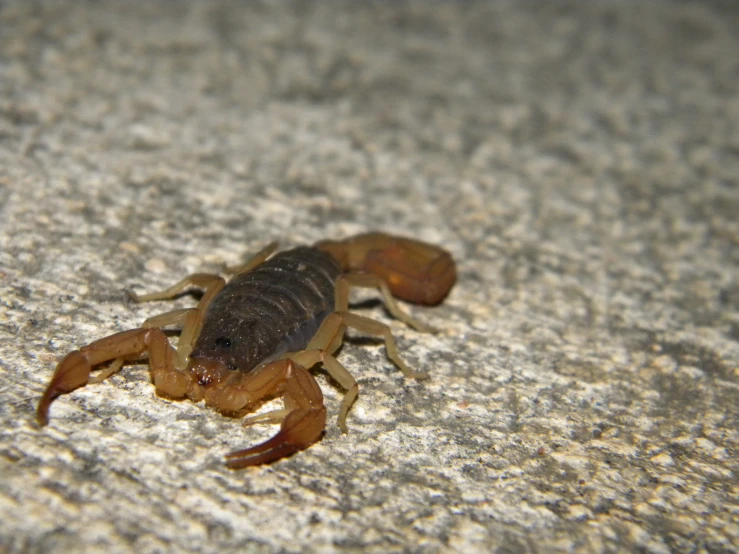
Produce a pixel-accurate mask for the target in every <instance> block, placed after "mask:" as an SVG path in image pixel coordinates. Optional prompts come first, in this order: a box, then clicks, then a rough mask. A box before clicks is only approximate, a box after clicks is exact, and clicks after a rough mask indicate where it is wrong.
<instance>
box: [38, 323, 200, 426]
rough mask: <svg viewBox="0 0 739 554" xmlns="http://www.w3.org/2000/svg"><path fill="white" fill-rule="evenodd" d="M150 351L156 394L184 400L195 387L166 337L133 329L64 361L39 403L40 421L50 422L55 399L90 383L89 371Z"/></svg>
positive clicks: (82, 350)
mask: <svg viewBox="0 0 739 554" xmlns="http://www.w3.org/2000/svg"><path fill="white" fill-rule="evenodd" d="M147 351H148V352H149V367H150V368H151V374H152V378H153V380H154V385H155V387H156V389H157V392H159V393H160V394H163V395H166V396H169V397H172V398H184V397H185V396H186V395H187V394H188V392H189V391H190V389H191V388H192V386H193V378H192V377H191V376H190V375H188V374H186V373H184V372H182V371H179V370H177V369H176V368H175V366H174V364H173V355H174V350H173V349H172V347H171V346H170V344H169V341H168V340H167V337H166V335H165V334H164V333H163V332H162V330H161V329H158V328H152V329H131V330H128V331H123V332H121V333H116V334H115V335H111V336H109V337H105V338H103V339H100V340H97V341H95V342H93V343H91V344H89V345H87V346H84V347H82V348H80V349H79V350H75V351H74V352H70V353H69V354H67V355H66V356H65V357H64V358H62V360H61V361H60V362H59V364H58V365H57V367H56V370H55V371H54V375H53V376H52V378H51V382H50V383H49V385H48V387H47V388H46V390H45V391H44V394H43V396H42V397H41V400H40V401H39V404H38V408H37V411H36V417H37V420H38V422H39V423H40V424H41V425H46V424H47V423H48V415H49V406H50V405H51V403H52V402H53V401H54V399H55V398H57V397H58V396H60V395H62V394H65V393H68V392H72V391H73V390H75V389H77V388H79V387H83V386H85V385H86V384H88V382H89V380H90V371H91V370H92V368H93V367H95V366H96V365H99V364H102V363H105V362H108V361H111V360H116V361H117V360H124V361H125V360H135V359H138V358H139V357H140V356H141V355H142V354H144V353H145V352H147Z"/></svg>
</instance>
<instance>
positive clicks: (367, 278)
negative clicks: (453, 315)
mask: <svg viewBox="0 0 739 554" xmlns="http://www.w3.org/2000/svg"><path fill="white" fill-rule="evenodd" d="M349 287H365V288H376V289H378V290H379V291H380V294H381V295H382V301H383V303H384V304H385V307H386V308H387V310H388V311H389V312H390V313H391V314H392V315H393V316H394V317H395V319H399V320H400V321H402V322H403V323H405V324H406V325H408V326H410V327H413V328H414V329H415V330H416V331H422V332H427V333H433V332H435V329H434V328H433V327H430V326H428V325H425V324H423V323H421V322H420V321H418V320H416V319H414V318H413V317H412V316H411V315H410V314H407V313H406V312H404V311H403V310H402V309H401V308H400V306H398V303H397V302H396V301H395V298H393V295H392V292H390V287H388V285H387V283H386V282H385V280H384V279H383V278H382V277H380V276H379V275H375V274H374V273H345V274H344V275H342V276H340V277H339V279H338V280H337V281H336V298H337V303H336V309H337V310H343V311H346V310H347V309H348V307H347V306H344V305H340V304H339V300H338V298H339V295H342V296H348V294H349V290H348V288H349Z"/></svg>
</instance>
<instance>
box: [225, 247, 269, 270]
mask: <svg viewBox="0 0 739 554" xmlns="http://www.w3.org/2000/svg"><path fill="white" fill-rule="evenodd" d="M278 246H279V245H278V244H277V243H276V242H270V243H269V244H268V245H267V246H265V247H264V248H262V249H261V250H260V251H259V252H257V253H256V254H254V256H252V257H251V259H250V260H249V261H247V262H246V263H245V264H239V265H232V266H228V267H226V271H227V272H228V273H234V274H239V273H245V272H247V271H249V270H250V269H254V268H255V267H257V266H258V265H259V264H261V263H262V262H264V261H265V260H266V259H267V258H269V257H270V256H271V255H272V254H273V253H274V251H275V250H277V247H278Z"/></svg>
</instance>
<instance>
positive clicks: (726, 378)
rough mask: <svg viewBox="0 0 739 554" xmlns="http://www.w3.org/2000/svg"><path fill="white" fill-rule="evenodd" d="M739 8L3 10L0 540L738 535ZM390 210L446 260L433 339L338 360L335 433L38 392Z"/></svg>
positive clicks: (469, 541)
mask: <svg viewBox="0 0 739 554" xmlns="http://www.w3.org/2000/svg"><path fill="white" fill-rule="evenodd" d="M737 29H739V11H738V10H737V9H736V7H735V6H734V5H732V4H729V3H723V4H722V3H717V2H714V3H708V2H656V1H655V2H650V3H643V2H638V1H624V2H593V3H589V2H588V3H585V2H582V3H576V2H570V1H563V2H556V3H533V2H521V3H519V2H512V1H510V2H465V3H461V2H460V3H451V2H449V3H437V2H434V3H422V2H402V3H390V2H387V3H382V2H376V3H371V4H370V3H367V4H364V3H362V4H359V3H348V2H346V3H343V2H317V3H313V2H311V3H307V2H306V3H299V2H293V3H287V2H284V3H283V2H280V3H267V2H265V3H248V4H247V3H244V4H238V3H234V2H227V1H212V2H208V3H206V2H159V3H149V2H143V1H135V2H133V1H132V2H113V1H107V0H104V1H99V2H25V1H15V2H3V4H2V8H1V9H0V203H1V207H0V214H1V217H0V417H2V425H1V426H0V434H1V436H2V438H1V439H0V475H2V478H1V479H0V538H1V539H2V540H1V541H0V542H1V543H2V544H3V545H4V546H1V547H0V552H29V553H34V552H57V553H59V552H136V553H137V554H145V553H155V552H185V551H201V552H220V553H223V552H232V551H239V552H274V551H280V552H331V551H340V550H341V551H373V552H501V553H502V552H566V551H569V552H614V551H617V550H625V551H640V552H655V553H661V552H670V551H674V552H730V551H736V550H737V548H739V546H738V545H739V523H738V519H737V518H739V501H738V500H737V499H738V498H739V484H738V483H739V481H737V472H738V471H739V467H738V464H737V452H738V451H739V430H738V424H739V409H738V408H737V405H738V404H739V402H738V399H739V394H738V393H739V284H738V282H737V275H738V272H737V266H738V263H737V262H738V261H739V218H737V213H739V177H738V176H739V126H738V124H737V122H738V121H739V95H737V90H738V88H739V77H738V76H739V57H737V54H736V53H737V52H738V51H739V38H737V37H739V35H737V33H736V30H737ZM372 229H384V230H386V231H390V232H393V233H399V234H403V235H408V236H413V237H417V238H421V239H424V240H427V241H429V242H433V243H437V244H440V245H443V246H445V247H446V248H448V249H449V250H450V251H451V252H453V254H454V256H455V258H456V260H457V261H458V264H459V281H458V283H457V285H456V287H455V289H454V290H453V292H452V294H451V295H450V297H449V298H448V299H447V301H446V302H444V303H443V304H442V305H440V306H439V307H436V308H416V307H408V309H410V310H412V312H413V314H414V315H416V316H417V317H418V318H419V319H422V320H423V321H426V322H429V323H431V324H432V325H434V326H436V327H437V328H439V329H440V330H441V331H440V332H439V333H438V334H436V335H428V334H422V333H418V332H415V331H413V330H412V329H408V328H407V327H405V326H404V325H402V324H400V323H399V322H397V321H392V320H391V318H390V317H389V316H388V314H387V313H386V312H385V311H384V310H383V309H382V308H381V306H380V305H379V304H378V303H377V302H375V301H372V300H371V299H372V298H374V296H373V295H372V294H370V293H361V294H357V295H356V297H355V298H356V300H357V302H358V305H357V310H358V311H360V312H361V313H363V314H366V315H369V316H372V317H377V318H378V319H380V320H382V321H387V322H389V323H390V325H391V326H392V329H393V332H394V333H395V335H396V337H397V340H398V342H399V344H400V346H401V350H402V353H403V355H404V357H405V359H406V360H407V361H408V362H409V363H410V364H411V365H413V366H414V367H416V368H419V369H423V370H427V371H429V372H430V373H431V374H432V379H431V380H429V381H426V382H409V381H407V380H405V379H403V377H402V375H401V374H400V372H398V371H397V370H396V369H395V368H394V367H393V366H392V364H391V363H390V362H389V361H388V360H387V359H386V357H385V354H384V350H383V348H382V346H381V345H380V344H378V343H376V342H375V341H372V340H369V341H368V340H360V339H357V340H352V341H350V342H348V343H347V344H346V345H345V346H344V348H343V349H342V350H341V352H340V354H339V358H340V360H341V361H342V362H343V363H344V364H345V365H346V366H347V367H348V368H349V369H350V370H351V371H352V372H353V373H354V374H355V375H356V377H357V380H358V381H359V385H360V387H361V394H360V397H359V399H358V401H357V402H356V404H355V405H354V407H353V409H352V411H351V412H350V414H349V418H348V424H349V427H350V432H349V434H347V435H342V434H341V433H340V431H339V430H338V428H337V427H336V425H335V423H334V422H335V416H336V413H337V410H338V405H339V402H340V399H341V394H342V391H341V390H340V389H339V388H338V387H337V386H336V384H335V383H333V382H331V381H330V380H329V379H328V377H327V375H326V373H325V372H324V371H323V370H321V369H316V370H315V374H316V375H317V379H318V381H319V383H320V385H321V386H322V388H323V390H324V393H325V395H326V403H327V406H328V410H329V414H330V419H331V421H330V424H329V426H328V428H327V432H326V436H325V437H324V439H323V440H322V441H321V442H320V443H318V444H316V445H315V446H313V447H311V448H309V449H308V450H306V451H304V452H301V453H299V454H297V455H295V456H293V457H292V458H289V459H287V460H283V461H280V462H278V463H275V464H273V465H271V466H267V467H260V468H255V469H249V470H246V471H240V472H231V471H228V470H227V469H225V468H224V467H223V466H222V455H223V454H224V453H226V452H228V451H230V450H232V449H234V448H240V447H245V446H248V445H251V444H255V443H256V442H258V441H259V440H261V439H263V438H264V437H267V436H269V435H270V434H271V433H273V432H274V428H272V427H268V426H262V427H252V428H247V429H244V428H242V427H241V426H240V424H239V422H238V421H234V420H229V419H227V418H224V417H222V416H220V415H218V414H217V413H215V412H213V411H211V410H208V409H206V408H204V407H203V406H202V405H195V404H192V403H187V402H171V401H167V400H163V399H160V398H158V397H157V396H156V395H155V394H154V388H153V386H152V385H151V384H150V380H149V376H148V372H147V370H146V367H145V366H144V365H131V366H127V367H125V368H124V370H123V371H121V372H120V373H119V374H117V375H116V376H114V377H113V378H111V379H109V380H108V381H106V382H105V383H103V384H99V385H94V386H89V387H86V388H84V389H80V390H78V391H76V392H74V393H72V394H70V395H68V396H65V397H63V398H61V399H60V400H58V401H57V402H56V403H55V404H54V405H53V406H52V410H51V417H52V419H51V423H50V425H49V426H48V427H46V428H44V429H39V427H38V426H37V425H36V423H35V421H34V409H35V405H36V402H37V401H38V398H39V396H40V394H41V392H42V390H43V388H44V387H45V385H46V383H47V382H48V379H49V377H50V375H51V372H52V371H53V368H54V364H55V363H56V361H57V360H58V359H59V358H60V357H61V356H62V355H64V354H65V353H67V352H69V351H70V350H73V349H75V348H77V347H79V346H82V345H84V344H86V343H89V342H91V341H93V340H95V339H97V338H101V337H103V336H106V335H108V334H112V333H114V332H117V331H120V330H124V329H128V328H132V327H136V326H137V325H139V324H140V323H141V321H143V320H144V319H145V318H146V317H149V316H151V315H154V314H156V313H160V312H163V311H166V310H169V309H172V308H173V307H184V306H189V305H191V304H192V303H193V299H192V298H191V297H190V296H183V297H181V298H179V299H177V300H175V301H173V302H170V303H166V302H164V303H148V304H142V305H136V304H133V303H132V302H131V301H130V300H128V298H127V296H126V293H125V291H126V290H136V291H138V292H145V291H153V290H157V289H161V288H163V287H165V286H167V285H170V284H172V283H174V282H175V281H176V280H178V279H179V278H181V277H182V276H184V275H186V274H188V273H191V272H194V271H218V270H219V269H220V268H222V267H223V265H224V264H235V263H238V262H239V261H241V260H243V259H244V258H245V257H246V256H247V255H248V254H249V253H252V252H254V251H256V250H257V249H258V248H260V247H261V246H263V245H264V244H266V243H267V242H269V241H271V240H280V241H281V243H282V244H283V245H284V246H292V245H296V244H304V243H312V242H314V241H316V240H320V239H322V238H338V237H342V236H346V235H349V234H352V233H357V232H362V231H366V230H372Z"/></svg>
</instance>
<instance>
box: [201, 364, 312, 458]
mask: <svg viewBox="0 0 739 554" xmlns="http://www.w3.org/2000/svg"><path fill="white" fill-rule="evenodd" d="M239 378H240V379H241V380H242V381H243V383H241V384H239V383H233V384H232V386H231V387H229V386H228V385H226V386H225V387H224V388H223V389H221V392H220V394H219V395H218V396H219V397H220V398H218V397H216V396H213V395H208V393H206V402H209V403H211V404H213V405H216V406H217V407H219V409H222V410H223V409H224V408H236V409H241V407H243V406H248V405H250V404H256V403H259V402H260V401H261V400H263V399H267V398H270V397H273V396H276V395H279V394H282V396H283V401H284V404H285V408H284V410H277V411H274V412H270V413H269V414H264V415H262V416H257V418H255V419H253V420H252V421H251V422H250V423H257V422H261V421H269V422H281V427H280V431H279V433H277V434H276V435H275V436H274V437H272V438H271V439H269V440H267V441H265V442H263V443H262V444H259V445H257V446H253V447H251V448H247V449H245V450H239V451H236V452H231V453H230V454H227V455H226V458H228V461H227V462H226V465H227V466H228V467H229V468H231V469H240V468H243V467H247V466H252V465H259V464H263V463H268V462H273V461H275V460H278V459H280V458H284V457H285V456H289V455H291V454H294V453H295V452H298V451H300V450H304V449H305V448H307V447H308V446H310V445H311V444H313V443H314V442H316V441H317V440H318V439H319V438H321V434H322V433H323V430H324V428H325V427H326V408H325V406H324V405H323V394H322V393H321V389H320V388H319V387H318V383H316V381H315V379H314V378H313V376H312V375H311V374H310V373H309V372H308V371H307V370H306V369H305V368H304V367H303V366H302V365H300V364H298V363H296V362H294V361H293V360H288V359H284V360H278V361H276V362H273V363H271V364H268V365H267V366H265V367H264V368H262V369H261V370H259V373H258V374H255V375H248V376H239ZM234 385H235V386H234ZM232 387H233V388H232ZM228 403H232V404H231V405H230V406H228ZM219 404H220V405H219ZM226 411H228V410H226Z"/></svg>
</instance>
